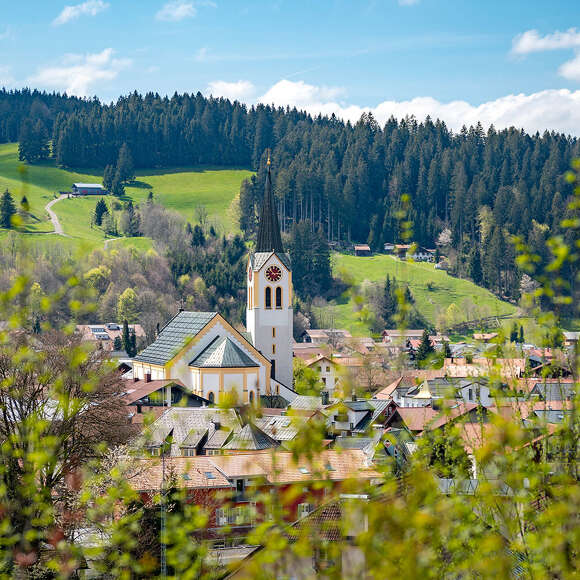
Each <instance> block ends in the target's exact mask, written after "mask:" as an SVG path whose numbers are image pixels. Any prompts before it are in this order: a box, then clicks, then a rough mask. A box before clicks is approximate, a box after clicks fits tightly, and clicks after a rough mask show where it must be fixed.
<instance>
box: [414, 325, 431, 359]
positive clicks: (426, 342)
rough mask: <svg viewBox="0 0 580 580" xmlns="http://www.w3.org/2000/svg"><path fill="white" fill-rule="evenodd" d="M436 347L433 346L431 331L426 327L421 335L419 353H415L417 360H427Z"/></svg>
mask: <svg viewBox="0 0 580 580" xmlns="http://www.w3.org/2000/svg"><path fill="white" fill-rule="evenodd" d="M434 352H435V349H434V348H433V343H432V342H431V338H430V337H429V331H428V330H427V329H426V328H425V329H424V330H423V336H422V337H421V344H420V345H419V348H418V349H417V354H416V355H415V360H416V361H417V362H419V363H422V362H424V361H426V360H427V359H428V358H429V357H430V356H431V355H433V353H434Z"/></svg>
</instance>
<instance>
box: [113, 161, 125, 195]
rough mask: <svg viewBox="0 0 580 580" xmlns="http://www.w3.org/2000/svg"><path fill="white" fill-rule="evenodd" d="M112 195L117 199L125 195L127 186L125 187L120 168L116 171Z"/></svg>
mask: <svg viewBox="0 0 580 580" xmlns="http://www.w3.org/2000/svg"><path fill="white" fill-rule="evenodd" d="M111 193H112V194H113V195H115V196H117V197H123V196H124V195H125V186H124V185H123V179H122V178H121V172H120V171H119V169H118V168H117V171H115V177H113V183H112V184H111Z"/></svg>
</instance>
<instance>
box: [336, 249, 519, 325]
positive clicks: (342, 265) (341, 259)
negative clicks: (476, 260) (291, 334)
mask: <svg viewBox="0 0 580 580" xmlns="http://www.w3.org/2000/svg"><path fill="white" fill-rule="evenodd" d="M332 260H333V270H334V273H335V275H339V276H341V272H342V277H344V276H345V274H344V272H346V277H350V280H351V282H352V283H353V284H354V286H355V288H356V287H359V288H360V285H361V284H362V283H363V282H364V281H365V280H368V281H370V282H376V281H380V282H382V281H384V280H385V278H386V276H387V274H389V275H390V276H391V278H393V277H395V278H396V279H397V280H398V281H400V282H404V283H407V284H408V285H409V287H410V289H411V292H412V293H413V296H414V298H415V302H416V306H417V309H418V310H419V312H420V313H421V314H422V315H423V316H425V318H426V319H427V320H428V321H429V322H431V323H432V324H434V325H435V324H436V323H437V317H438V314H439V313H440V312H441V311H442V310H444V309H445V310H446V309H447V308H448V307H449V305H450V304H452V303H455V304H456V305H457V306H458V307H459V308H460V310H464V308H465V306H466V305H467V304H469V302H471V303H472V304H473V305H474V306H475V310H479V311H480V312H482V313H485V314H486V315H488V316H491V315H499V314H512V313H515V312H516V311H517V308H516V307H515V306H514V305H512V304H509V303H507V302H503V301H501V300H499V299H498V298H496V297H495V296H494V295H493V294H492V293H491V292H489V291H488V290H485V289H484V288H480V287H479V286H476V285H475V284H473V283H472V282H469V281H468V280H461V279H459V278H454V277H453V276H449V275H448V274H447V273H446V272H444V271H442V270H436V269H435V268H434V266H433V264H428V263H424V262H422V263H419V262H417V263H411V262H405V261H401V260H398V259H396V258H394V257H392V256H386V255H376V256H371V257H356V256H352V255H346V254H337V253H335V254H333V258H332ZM428 284H430V285H431V286H430V288H429V287H428ZM331 310H332V312H333V319H334V324H335V326H336V327H337V328H347V329H349V330H350V332H351V333H352V334H353V335H358V336H361V335H365V334H366V335H368V334H369V329H368V325H367V324H366V323H364V322H362V321H361V320H360V316H359V315H358V313H357V311H356V308H355V302H354V299H353V295H352V292H351V293H347V294H345V295H343V296H342V297H341V298H340V299H338V300H337V301H335V303H334V304H333V305H332V307H331Z"/></svg>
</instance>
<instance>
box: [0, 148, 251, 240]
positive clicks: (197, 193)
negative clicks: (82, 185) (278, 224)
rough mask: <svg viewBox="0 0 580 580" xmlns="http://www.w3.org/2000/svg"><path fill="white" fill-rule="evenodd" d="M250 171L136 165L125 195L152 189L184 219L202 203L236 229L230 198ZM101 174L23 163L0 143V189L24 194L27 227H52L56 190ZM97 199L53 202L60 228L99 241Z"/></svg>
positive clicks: (137, 196)
mask: <svg viewBox="0 0 580 580" xmlns="http://www.w3.org/2000/svg"><path fill="white" fill-rule="evenodd" d="M250 175H251V172H250V171H248V170H245V169H218V168H211V167H200V168H196V167H185V168H174V169H167V170H145V171H138V172H137V178H136V181H135V185H134V186H132V187H127V188H126V195H127V199H132V200H133V202H136V203H139V202H140V201H143V200H145V199H146V198H147V195H148V193H149V191H151V190H152V191H153V192H154V195H155V198H156V199H157V201H159V202H160V203H162V204H163V205H165V206H166V207H168V208H171V209H174V210H176V211H178V212H179V213H181V214H182V215H183V216H184V217H185V218H186V219H188V220H192V219H193V216H194V212H195V208H196V207H197V206H204V207H205V208H206V210H207V212H208V217H209V219H210V220H213V221H215V223H216V224H219V225H220V226H221V227H222V228H223V230H224V231H226V232H231V231H235V230H236V229H237V220H236V216H235V212H234V211H232V209H231V206H232V202H233V200H234V198H235V197H236V195H237V194H238V192H239V190H240V184H241V182H242V180H243V179H244V178H245V177H248V176H250ZM101 180H102V175H101V172H98V171H88V172H86V173H78V172H74V171H68V170H65V169H60V168H58V167H56V166H55V165H54V163H44V164H42V165H23V164H21V163H20V162H19V161H18V145H17V144H15V143H10V144H3V145H0V190H1V191H3V190H4V189H9V190H10V191H11V192H12V194H13V195H14V197H15V199H16V202H17V203H18V202H19V201H20V198H21V197H22V196H23V195H26V197H27V198H28V201H29V203H30V207H31V214H32V215H33V216H34V218H33V219H32V220H31V221H30V223H28V224H27V227H26V229H27V230H28V231H29V232H30V233H39V232H51V231H52V225H51V223H50V221H49V219H48V216H47V214H46V212H45V211H44V206H45V205H46V204H47V203H48V201H50V200H51V199H52V198H53V197H54V195H55V193H56V192H58V191H68V190H70V187H71V185H72V183H74V182H76V181H81V182H98V183H100V182H101ZM95 202H96V198H94V197H92V198H77V199H65V200H62V201H59V202H58V203H57V204H55V205H54V207H53V210H54V212H55V213H56V215H57V216H58V218H59V220H60V221H61V223H62V226H63V230H64V232H65V233H66V234H68V235H69V236H71V237H72V239H73V240H78V241H80V240H86V241H88V242H89V243H90V244H91V245H100V244H101V243H102V242H103V240H104V235H103V232H102V231H101V230H100V229H97V230H94V229H91V227H90V216H91V212H92V211H93V209H94V206H95ZM65 243H67V242H65ZM68 243H71V240H69V241H68Z"/></svg>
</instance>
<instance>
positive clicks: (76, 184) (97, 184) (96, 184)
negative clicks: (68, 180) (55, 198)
mask: <svg viewBox="0 0 580 580" xmlns="http://www.w3.org/2000/svg"><path fill="white" fill-rule="evenodd" d="M73 185H74V186H75V187H85V188H88V187H95V188H96V187H99V188H100V189H104V188H103V186H102V185H101V184H100V183H73Z"/></svg>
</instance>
